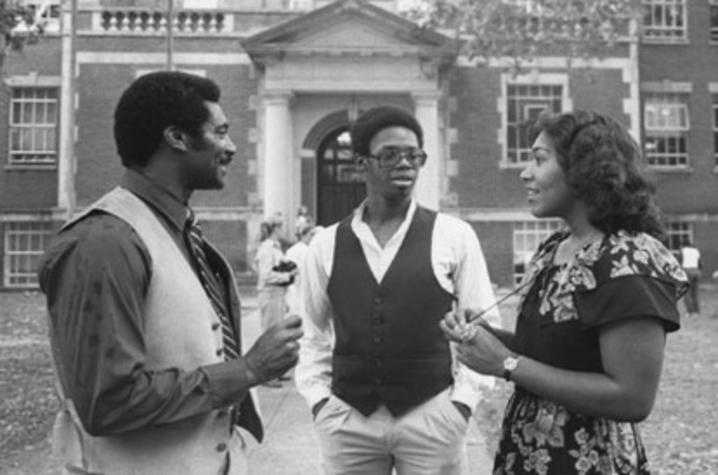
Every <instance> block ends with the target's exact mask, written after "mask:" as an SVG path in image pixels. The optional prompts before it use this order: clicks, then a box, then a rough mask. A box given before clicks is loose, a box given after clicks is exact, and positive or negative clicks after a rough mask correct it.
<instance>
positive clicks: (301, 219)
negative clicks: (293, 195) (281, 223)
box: [294, 205, 314, 240]
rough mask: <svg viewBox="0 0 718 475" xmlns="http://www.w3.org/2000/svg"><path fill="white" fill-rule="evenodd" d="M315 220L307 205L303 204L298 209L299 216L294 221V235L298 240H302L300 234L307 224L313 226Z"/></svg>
mask: <svg viewBox="0 0 718 475" xmlns="http://www.w3.org/2000/svg"><path fill="white" fill-rule="evenodd" d="M313 223H314V220H313V219H312V217H311V216H310V215H309V209H308V208H307V207H306V205H301V206H300V207H299V209H298V210H297V218H296V219H295V221H294V236H295V237H296V238H297V240H301V236H300V234H301V233H302V231H304V230H305V229H306V228H307V226H311V225H312V224H313Z"/></svg>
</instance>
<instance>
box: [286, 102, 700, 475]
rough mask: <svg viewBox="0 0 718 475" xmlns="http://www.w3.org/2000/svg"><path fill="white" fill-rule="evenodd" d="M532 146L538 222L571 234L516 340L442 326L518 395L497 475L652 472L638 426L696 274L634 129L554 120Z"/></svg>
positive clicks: (465, 326)
mask: <svg viewBox="0 0 718 475" xmlns="http://www.w3.org/2000/svg"><path fill="white" fill-rule="evenodd" d="M533 138H534V139H535V140H534V142H533V160H532V161H531V162H529V163H528V164H527V166H526V168H525V169H524V170H523V171H522V173H521V179H522V180H523V182H524V185H525V187H526V191H527V194H528V203H529V205H530V206H531V212H532V213H533V214H534V216H536V217H538V218H561V219H562V220H563V221H564V223H565V224H566V229H565V230H561V231H558V232H556V233H555V234H553V235H551V236H550V237H549V238H548V239H547V240H546V241H544V242H543V243H542V244H541V245H540V246H539V248H538V250H537V251H536V254H535V255H534V257H533V259H532V260H531V262H530V264H529V267H528V269H527V273H526V275H525V278H524V281H523V283H522V284H521V287H520V288H521V289H522V297H521V299H520V303H519V315H518V319H517V322H516V330H515V332H509V331H504V330H498V329H495V328H491V327H489V326H488V325H486V324H485V322H483V320H482V319H481V318H476V319H474V314H473V312H456V313H450V314H448V315H447V316H446V318H445V319H444V321H442V323H441V327H442V329H443V330H444V331H445V334H446V335H447V337H448V338H450V339H451V340H453V341H455V342H457V344H458V350H457V352H458V355H459V360H460V361H461V362H463V363H464V364H466V365H467V366H468V367H470V368H472V369H473V370H475V371H477V372H479V373H482V374H487V375H493V376H502V377H504V378H505V379H506V380H507V381H511V382H513V383H514V385H515V390H514V393H513V395H512V396H511V399H510V400H509V402H508V406H507V408H506V410H505V412H504V420H503V424H502V436H501V439H500V442H499V446H498V451H497V454H496V458H495V465H494V470H493V474H494V475H508V474H537V473H541V474H546V475H571V474H582V475H583V474H603V475H609V474H611V475H616V474H631V475H637V474H648V473H649V468H648V462H647V460H646V453H645V449H644V446H643V442H642V441H641V436H640V434H639V428H638V425H637V423H638V422H640V421H642V420H643V419H645V418H646V417H647V416H648V415H649V414H650V412H651V408H652V406H653V403H654V400H655V397H656V391H657V388H658V383H659V379H660V375H661V367H662V363H663V353H664V349H665V345H666V333H668V332H672V331H676V330H678V328H679V314H678V310H677V307H676V303H677V300H678V299H679V298H680V296H681V295H682V294H683V293H684V292H685V288H686V282H687V279H686V276H685V273H684V272H683V270H682V269H681V267H680V266H679V265H678V262H677V261H676V259H675V258H674V256H673V255H672V254H671V252H670V251H669V250H668V249H667V248H666V247H665V246H664V245H663V244H662V242H661V240H662V239H664V238H665V234H664V231H663V228H662V225H661V221H660V219H659V213H658V209H657V208H656V205H655V201H654V195H653V188H652V187H651V186H650V185H649V183H648V182H647V181H646V180H645V179H644V177H643V175H642V172H641V169H640V162H641V155H640V149H639V147H638V145H637V144H636V142H635V141H634V140H633V139H632V138H631V136H630V135H629V134H628V131H627V130H626V129H625V128H624V127H622V126H621V125H620V124H619V123H618V122H616V121H615V120H614V119H612V118H610V117H608V116H606V115H603V114H599V113H596V112H584V111H576V112H572V113H567V114H562V115H559V116H544V117H541V118H540V119H539V121H538V123H537V124H536V126H535V129H534V134H533ZM472 319H474V320H473V321H471V320H472ZM300 358H301V357H300Z"/></svg>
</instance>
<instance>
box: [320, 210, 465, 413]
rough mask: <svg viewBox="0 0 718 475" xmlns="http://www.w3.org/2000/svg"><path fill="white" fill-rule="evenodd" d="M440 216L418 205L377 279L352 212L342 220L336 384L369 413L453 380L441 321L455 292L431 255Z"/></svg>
mask: <svg viewBox="0 0 718 475" xmlns="http://www.w3.org/2000/svg"><path fill="white" fill-rule="evenodd" d="M435 219H436V213H434V212H433V211H430V210H427V209H425V208H422V207H417V209H416V212H415V213H414V217H413V219H412V221H411V223H410V225H409V229H408V230H407V233H406V236H405V237H404V241H403V242H402V244H401V246H400V248H399V250H398V252H397V254H396V257H395V258H394V260H393V262H392V263H391V265H390V266H389V268H388V269H387V272H386V274H385V275H384V277H383V279H382V281H381V282H380V283H378V282H377V281H376V279H375V278H374V276H373V274H372V273H371V269H370V268H369V264H368V263H367V261H366V258H365V257H364V253H363V251H362V248H361V244H360V243H359V240H358V239H357V237H356V236H355V235H354V233H353V231H352V229H351V218H348V219H345V220H344V221H342V222H341V223H340V224H339V225H338V227H337V233H336V241H335V246H334V263H333V266H332V271H331V276H330V278H329V284H328V287H327V291H328V295H329V300H330V301H331V303H332V307H333V310H334V322H333V323H334V331H335V337H336V343H335V347H334V352H333V355H332V392H333V393H334V394H336V395H337V396H338V397H339V398H341V399H343V400H344V401H346V402H347V403H348V404H350V405H351V406H353V407H354V408H356V409H357V410H358V411H360V412H361V413H362V414H364V415H369V414H371V413H372V412H374V411H375V410H376V409H377V407H378V406H379V404H385V405H386V407H387V408H388V409H389V411H391V413H392V414H394V415H401V414H402V413H404V412H406V411H407V410H409V409H411V408H412V407H415V406H417V405H418V404H421V403H422V402H424V401H426V400H427V399H429V398H431V397H433V396H434V395H436V394H438V393H439V392H441V391H442V390H444V389H445V388H446V387H448V386H449V385H451V384H452V383H453V377H452V371H451V369H452V368H451V367H452V361H451V352H450V349H449V343H448V342H447V340H446V338H444V336H443V334H442V332H441V329H440V328H439V321H440V320H441V319H442V318H443V316H444V315H445V314H446V312H448V311H449V310H450V309H451V302H452V296H451V294H450V293H449V292H447V291H446V290H445V289H444V288H443V287H441V285H440V284H439V282H438V281H437V279H436V275H435V274H434V270H433V267H432V263H431V241H432V235H433V228H434V222H435Z"/></svg>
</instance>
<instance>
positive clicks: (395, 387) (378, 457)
mask: <svg viewBox="0 0 718 475" xmlns="http://www.w3.org/2000/svg"><path fill="white" fill-rule="evenodd" d="M351 139H352V146H353V149H354V154H355V159H356V162H357V166H358V167H360V168H361V169H362V170H363V172H364V174H365V177H366V189H367V199H366V200H365V201H364V202H363V203H362V204H361V205H360V206H359V207H358V208H357V210H356V211H355V212H354V213H353V214H352V215H350V216H349V217H347V218H346V219H344V220H343V221H341V222H340V223H338V224H335V225H333V226H330V227H329V228H327V229H325V230H324V231H322V232H320V233H319V234H318V235H317V236H316V237H315V238H314V240H313V241H312V243H311V244H310V247H309V251H308V254H307V257H306V259H305V265H304V267H303V269H302V271H301V273H302V287H303V289H302V290H303V297H304V299H305V311H304V314H303V318H304V330H305V332H306V333H305V337H304V338H303V339H302V344H301V349H300V359H299V364H298V366H297V369H296V380H297V386H298V388H299V391H300V392H301V393H302V395H303V396H304V397H305V399H306V400H307V402H308V404H309V406H310V408H311V411H312V414H313V416H314V421H315V426H316V430H317V433H318V436H319V440H320V443H321V450H322V454H323V459H324V462H323V463H324V470H325V472H326V473H327V474H348V473H351V474H366V475H389V474H390V473H392V470H396V472H397V473H398V474H399V475H404V474H412V475H417V474H419V475H421V474H426V475H429V474H431V475H436V474H462V473H466V464H467V460H466V444H465V439H466V433H467V429H468V424H469V422H470V418H471V413H472V411H473V409H474V407H475V406H476V404H477V402H478V399H479V396H480V388H479V386H480V384H481V383H482V382H492V380H488V381H486V380H484V381H482V378H483V377H481V376H479V375H477V374H476V373H473V372H471V371H470V370H468V369H467V368H465V367H462V366H457V365H454V364H452V354H451V349H450V346H449V343H448V342H447V341H446V340H445V339H444V337H443V336H442V333H441V330H440V328H439V326H438V325H439V321H440V320H441V319H442V318H443V316H444V315H445V314H446V313H447V312H449V311H451V310H452V308H474V309H481V308H489V307H491V306H492V305H493V304H494V295H493V292H492V289H491V283H490V281H489V277H488V273H487V270H486V264H485V261H484V257H483V254H482V251H481V247H480V245H479V241H478V239H477V238H476V235H475V233H474V231H473V230H472V228H471V227H470V226H469V225H468V224H467V223H465V222H464V221H461V220H459V219H456V218H453V217H451V216H448V215H445V214H441V213H436V212H434V211H431V210H429V209H426V208H423V207H422V206H420V205H418V204H417V203H416V202H415V201H414V199H413V198H412V194H413V189H414V185H415V183H416V181H417V179H418V177H419V171H420V170H421V168H422V166H423V165H424V163H425V162H426V160H427V159H429V160H430V159H432V158H433V159H436V157H427V155H426V153H425V152H424V151H423V150H422V146H423V133H422V129H421V127H420V125H419V123H418V122H417V120H416V119H415V118H414V117H413V116H412V115H411V114H409V113H407V112H405V111H404V110H402V109H399V108H396V107H377V108H375V109H371V110H369V111H367V112H366V113H364V114H363V115H362V116H361V117H359V119H358V120H357V121H356V122H355V124H354V125H353V127H352V129H351ZM488 318H489V320H491V321H492V322H493V323H495V324H497V323H498V313H497V312H496V311H493V312H489V315H488Z"/></svg>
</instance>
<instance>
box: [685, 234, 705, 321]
mask: <svg viewBox="0 0 718 475" xmlns="http://www.w3.org/2000/svg"><path fill="white" fill-rule="evenodd" d="M680 255H681V266H683V270H685V271H686V274H687V275H688V283H689V284H690V287H689V289H688V292H687V293H686V295H685V299H684V301H685V304H686V311H687V312H688V316H689V317H692V316H694V315H695V316H698V315H700V313H701V304H700V298H699V294H700V287H699V286H700V281H701V275H702V273H701V251H699V250H698V248H697V247H695V246H694V245H693V242H691V240H690V238H686V239H685V240H684V241H683V246H681V251H680Z"/></svg>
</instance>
